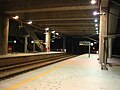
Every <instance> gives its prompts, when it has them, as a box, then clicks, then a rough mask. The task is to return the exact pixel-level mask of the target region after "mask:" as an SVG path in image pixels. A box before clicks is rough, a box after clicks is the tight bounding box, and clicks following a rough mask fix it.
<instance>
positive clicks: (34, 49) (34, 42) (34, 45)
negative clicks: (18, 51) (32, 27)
mask: <svg viewBox="0 0 120 90" xmlns="http://www.w3.org/2000/svg"><path fill="white" fill-rule="evenodd" d="M33 52H35V41H34V43H33Z"/></svg>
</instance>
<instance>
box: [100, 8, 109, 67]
mask: <svg viewBox="0 0 120 90" xmlns="http://www.w3.org/2000/svg"><path fill="white" fill-rule="evenodd" d="M100 12H101V13H104V11H102V10H101V11H100ZM107 21H108V20H107V13H106V14H102V15H100V33H99V60H100V64H101V65H102V64H104V65H106V64H107V25H108V22H107Z"/></svg>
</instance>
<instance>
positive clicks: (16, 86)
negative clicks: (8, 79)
mask: <svg viewBox="0 0 120 90" xmlns="http://www.w3.org/2000/svg"><path fill="white" fill-rule="evenodd" d="M67 63H70V61H69V62H65V63H62V64H60V65H59V66H56V67H54V68H52V69H50V70H47V71H45V72H43V73H40V74H38V75H37V76H34V77H32V78H28V79H26V80H23V81H21V82H19V83H17V84H15V85H12V86H10V87H8V88H6V89H4V90H14V89H16V88H19V87H20V86H22V85H24V84H26V83H28V82H31V81H33V80H36V79H38V78H40V77H42V76H45V75H47V74H49V73H50V72H53V71H55V70H57V69H59V68H61V67H63V66H64V65H66V64H67Z"/></svg>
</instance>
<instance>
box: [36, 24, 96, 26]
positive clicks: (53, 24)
mask: <svg viewBox="0 0 120 90" xmlns="http://www.w3.org/2000/svg"><path fill="white" fill-rule="evenodd" d="M37 24H39V25H45V26H46V25H47V26H48V25H50V26H54V25H58V26H59V25H62V26H65V25H70V26H73V25H80V26H81V25H83V26H90V25H92V26H94V25H95V23H37Z"/></svg>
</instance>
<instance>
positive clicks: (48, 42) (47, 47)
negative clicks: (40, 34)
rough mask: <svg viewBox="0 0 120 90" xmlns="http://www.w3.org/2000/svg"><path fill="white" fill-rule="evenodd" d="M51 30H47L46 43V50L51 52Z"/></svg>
mask: <svg viewBox="0 0 120 90" xmlns="http://www.w3.org/2000/svg"><path fill="white" fill-rule="evenodd" d="M50 36H51V35H50V31H49V30H47V31H46V36H45V44H46V52H50Z"/></svg>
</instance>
